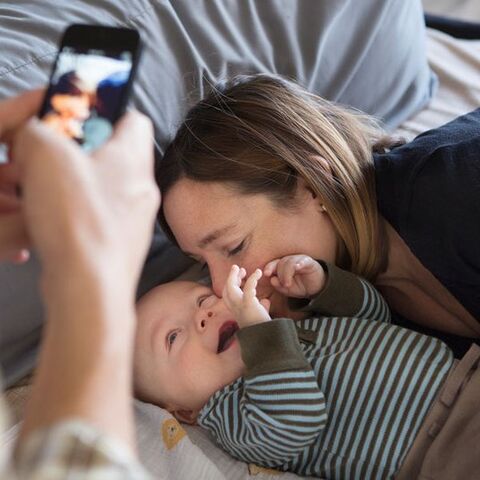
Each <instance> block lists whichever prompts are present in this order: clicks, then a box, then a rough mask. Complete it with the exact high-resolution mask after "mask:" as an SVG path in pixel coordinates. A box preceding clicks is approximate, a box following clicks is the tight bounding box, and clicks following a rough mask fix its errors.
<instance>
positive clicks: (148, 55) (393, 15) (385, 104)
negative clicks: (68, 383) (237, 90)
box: [0, 0, 435, 385]
mask: <svg viewBox="0 0 480 480" xmlns="http://www.w3.org/2000/svg"><path fill="white" fill-rule="evenodd" d="M0 20H1V21H0V38H1V39H2V55H1V60H0V98H5V97H8V96H10V95H13V94H15V93H17V92H20V91H22V90H26V89H30V88H33V87H38V86H40V85H44V84H45V82H46V81H47V78H48V73H49V70H50V67H51V64H52V62H53V59H54V56H55V53H56V47H57V42H58V40H59V38H60V35H61V33H62V31H63V30H64V28H65V26H66V25H68V24H70V23H74V22H75V23H103V24H109V25H118V26H130V27H136V28H138V29H139V30H140V32H141V35H142V37H143V41H144V43H145V49H144V56H143V61H142V62H141V64H140V67H139V72H138V78H137V81H136V82H135V86H134V95H133V99H132V104H133V105H134V106H135V107H136V108H138V109H140V110H142V111H143V112H145V113H146V114H147V115H149V116H150V117H151V118H152V120H153V122H154V124H155V135H156V140H157V143H158V149H159V152H160V154H161V153H162V151H163V149H164V148H165V145H166V144H167V142H168V140H169V139H170V138H171V137H172V136H173V134H174V132H175V130H176V128H177V126H178V124H179V122H180V121H181V119H182V116H183V115H184V113H185V111H186V109H187V108H188V106H190V105H191V104H192V103H193V102H195V101H196V100H198V99H199V98H200V97H201V96H202V95H203V93H204V90H205V88H206V87H208V86H209V85H210V84H212V83H215V82H216V81H217V80H220V79H223V78H225V77H228V76H230V75H233V74H237V73H255V72H265V73H278V74H282V75H285V76H288V77H290V78H293V79H296V80H298V81H299V82H300V83H301V84H303V85H305V86H307V87H308V88H309V89H310V90H312V91H315V92H317V93H319V94H321V95H323V96H325V97H327V98H329V99H332V100H336V101H339V102H342V103H345V104H349V105H352V106H354V107H357V108H359V109H362V110H364V111H366V112H369V113H372V114H375V115H377V116H379V117H380V118H382V119H383V120H384V121H385V122H386V124H387V125H388V126H389V127H392V128H393V127H394V126H396V125H398V124H399V123H400V122H401V121H403V120H404V119H406V118H407V117H409V116H410V115H411V114H413V113H414V112H416V111H417V110H419V109H421V108H422V107H423V106H424V105H425V104H426V103H427V102H428V100H429V99H430V97H431V95H432V93H433V89H434V86H435V77H434V75H433V74H432V73H431V72H430V70H429V68H428V65H427V61H426V56H425V29H424V23H423V12H422V8H421V4H420V0H404V1H398V0H362V1H361V2H358V1H356V0H323V1H321V2H306V1H302V0H252V1H249V2H243V1H237V0H209V1H208V2H193V3H192V2H191V1H190V0H171V1H167V0H156V1H153V0H152V1H149V0H115V1H109V0H98V1H96V2H89V1H87V0H77V1H75V2H58V1H55V0H43V1H42V2H38V1H36V0H24V1H22V2H8V3H3V4H1V5H0ZM132 161H134V158H133V159H132ZM189 264H190V261H189V260H188V259H186V258H185V257H184V256H182V254H181V253H180V252H179V251H178V250H177V249H176V248H175V247H173V246H172V245H171V244H169V243H168V242H167V240H166V239H165V237H164V236H163V234H162V232H160V230H159V229H157V230H156V232H155V236H154V240H153V242H152V248H151V251H150V254H149V257H148V261H147V264H146V267H145V271H144V275H143V276H142V281H141V283H140V288H139V293H142V292H144V291H146V290H147V289H149V288H151V287H152V286H153V285H155V284H158V283H161V282H165V281H168V280H171V279H173V278H174V277H176V276H177V275H178V274H180V273H181V272H182V271H184V270H185V268H186V267H187V266H188V265H189ZM38 273H39V268H38V263H37V262H36V261H35V259H33V260H32V261H30V262H29V263H28V264H26V265H23V266H20V267H18V266H11V265H1V266H0V285H1V288H0V309H1V311H2V321H1V323H0V363H2V365H3V367H4V369H5V381H6V384H7V385H9V384H11V383H12V382H14V381H15V380H16V379H18V378H19V377H20V376H22V375H23V374H24V373H26V372H27V371H28V370H29V369H30V368H31V366H32V365H33V362H34V359H35V355H36V346H37V343H38V339H39V335H40V331H41V323H42V306H41V302H40V298H39V293H38V290H37V280H38Z"/></svg>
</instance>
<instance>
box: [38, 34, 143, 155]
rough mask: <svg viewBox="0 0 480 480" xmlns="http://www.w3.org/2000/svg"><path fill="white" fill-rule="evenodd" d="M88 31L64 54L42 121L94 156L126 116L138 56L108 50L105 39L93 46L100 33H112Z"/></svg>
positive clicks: (58, 62)
mask: <svg viewBox="0 0 480 480" xmlns="http://www.w3.org/2000/svg"><path fill="white" fill-rule="evenodd" d="M78 28H79V27H78V26H77V29H78ZM89 28H90V29H92V30H91V31H90V33H91V35H88V34H89V31H88V30H89ZM82 29H83V32H81V34H80V35H79V34H77V35H75V38H74V40H73V41H72V44H71V45H68V44H65V45H62V46H61V48H60V51H59V53H58V56H57V60H56V62H55V66H54V68H53V71H52V75H51V78H50V85H49V88H48V90H47V93H46V96H45V100H44V104H43V107H42V111H41V113H40V117H41V118H42V120H43V121H44V122H45V123H46V124H47V125H49V126H51V127H52V128H53V129H55V130H56V131H57V132H59V133H62V134H64V135H66V136H68V137H69V138H71V139H73V140H75V141H76V142H77V143H79V144H80V145H81V146H82V148H83V149H84V150H86V151H92V150H94V149H96V148H98V147H99V146H100V145H102V144H103V143H104V142H105V141H106V140H107V139H108V138H109V137H110V135H111V133H112V130H113V126H114V123H115V121H116V120H117V119H118V117H119V116H120V115H121V114H122V113H123V110H124V107H125V105H126V101H127V97H128V93H129V90H130V86H131V80H132V75H133V71H134V67H135V66H136V62H137V60H138V58H136V57H137V56H138V55H136V51H135V50H132V47H131V46H129V48H127V47H125V49H122V48H121V45H120V46H116V47H115V48H111V47H108V46H102V45H101V43H102V42H101V39H100V40H99V41H97V42H95V43H97V45H95V46H93V45H92V43H93V42H94V37H95V31H98V30H99V29H103V30H105V29H107V27H88V26H83V27H81V28H80V30H82ZM108 29H109V30H120V29H114V28H108ZM92 32H93V35H92ZM66 38H67V40H68V38H69V37H68V35H67V36H66ZM84 38H85V41H83V40H82V39H84ZM99 38H100V37H99ZM101 38H106V37H101ZM105 41H107V40H105ZM108 41H109V42H111V36H110V37H109V40H108ZM82 43H83V44H82Z"/></svg>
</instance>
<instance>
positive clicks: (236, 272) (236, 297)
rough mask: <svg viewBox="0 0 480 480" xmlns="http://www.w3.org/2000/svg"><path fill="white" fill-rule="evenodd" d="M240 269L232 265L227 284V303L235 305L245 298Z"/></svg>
mask: <svg viewBox="0 0 480 480" xmlns="http://www.w3.org/2000/svg"><path fill="white" fill-rule="evenodd" d="M240 283H241V279H240V268H239V267H238V265H232V268H231V269H230V273H229V274H228V277H227V283H226V285H225V293H226V298H227V301H229V302H231V303H233V304H235V303H237V302H239V301H241V299H242V297H243V292H242V290H241V288H240Z"/></svg>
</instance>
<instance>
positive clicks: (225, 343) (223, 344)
mask: <svg viewBox="0 0 480 480" xmlns="http://www.w3.org/2000/svg"><path fill="white" fill-rule="evenodd" d="M237 330H238V325H237V322H235V321H234V320H229V321H228V322H225V323H224V324H223V325H222V326H221V327H220V330H219V331H218V347H217V353H222V352H224V351H225V350H227V348H228V347H229V346H230V345H231V344H232V343H233V341H234V340H235V338H234V337H235V332H236V331H237Z"/></svg>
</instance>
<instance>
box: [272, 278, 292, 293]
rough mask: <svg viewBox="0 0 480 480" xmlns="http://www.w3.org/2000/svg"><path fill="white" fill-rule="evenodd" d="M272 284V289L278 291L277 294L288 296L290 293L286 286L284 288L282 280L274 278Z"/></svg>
mask: <svg viewBox="0 0 480 480" xmlns="http://www.w3.org/2000/svg"><path fill="white" fill-rule="evenodd" d="M270 283H271V285H272V287H273V288H274V289H275V290H277V292H279V293H281V294H282V295H288V293H289V289H288V288H286V287H285V286H283V285H282V284H281V283H280V280H279V279H278V277H272V278H271V279H270Z"/></svg>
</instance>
